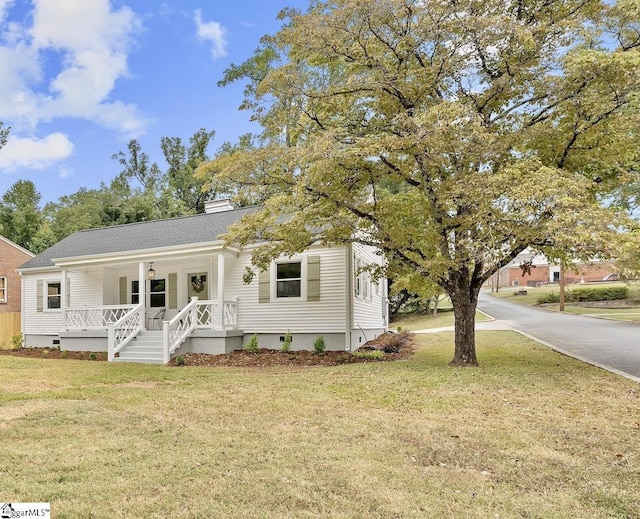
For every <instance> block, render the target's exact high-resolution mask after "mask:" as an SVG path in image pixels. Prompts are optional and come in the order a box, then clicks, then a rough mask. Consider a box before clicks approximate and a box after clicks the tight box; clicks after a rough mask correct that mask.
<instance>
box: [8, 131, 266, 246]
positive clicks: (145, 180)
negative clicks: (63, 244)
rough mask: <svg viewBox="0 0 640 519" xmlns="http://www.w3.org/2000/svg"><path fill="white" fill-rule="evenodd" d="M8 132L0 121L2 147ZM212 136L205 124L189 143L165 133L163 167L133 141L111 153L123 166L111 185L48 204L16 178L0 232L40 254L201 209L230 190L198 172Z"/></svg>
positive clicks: (226, 149)
mask: <svg viewBox="0 0 640 519" xmlns="http://www.w3.org/2000/svg"><path fill="white" fill-rule="evenodd" d="M7 132H8V129H7V128H5V129H4V130H3V129H2V126H1V124H0V147H1V146H2V145H3V140H5V139H6V135H7ZM214 135H215V132H214V131H208V130H206V129H204V128H202V129H200V130H198V131H197V132H195V133H194V134H193V136H191V138H190V139H189V140H188V142H185V141H183V139H182V138H180V137H163V138H162V139H161V141H160V148H161V150H162V154H163V156H164V160H165V164H164V167H161V166H160V165H158V164H157V163H156V162H152V161H151V160H150V158H149V155H148V154H147V153H145V152H144V151H143V150H142V148H141V146H140V143H139V142H138V141H137V140H135V139H134V140H131V141H130V142H129V143H128V145H127V150H126V151H119V152H118V153H116V154H114V155H113V156H112V158H113V159H114V160H115V161H116V162H117V163H118V164H119V165H120V167H121V170H120V173H118V174H117V175H116V176H115V177H114V178H113V180H111V181H110V182H109V183H108V184H107V183H104V182H102V183H101V184H100V187H99V188H97V189H88V188H85V187H83V188H81V189H79V190H78V191H77V192H75V193H73V194H70V195H65V196H62V197H60V198H59V199H58V201H57V202H48V203H46V204H45V205H44V206H41V202H42V195H41V193H39V192H38V190H37V187H36V185H35V184H34V183H33V182H32V181H30V180H18V181H17V182H15V183H14V184H13V185H12V186H11V187H10V188H9V189H8V190H7V191H6V192H5V193H4V194H3V195H2V198H1V199H0V234H1V235H3V236H5V237H6V238H8V239H10V240H11V241H13V242H15V243H17V244H18V245H20V246H21V247H24V248H25V249H27V250H30V251H31V252H33V253H36V254H37V253H39V252H42V251H43V250H44V249H46V248H47V247H50V246H51V245H53V244H54V243H56V242H58V241H60V240H61V239H63V238H64V237H66V236H68V235H70V234H72V233H74V232H76V231H80V230H83V229H91V228H96V227H109V226H112V225H121V224H127V223H133V222H141V221H148V220H157V219H162V218H172V217H176V216H185V215H190V214H197V213H203V212H204V203H205V201H207V200H208V199H210V198H215V197H216V196H218V195H220V194H222V193H223V192H224V191H225V190H229V189H231V188H228V187H227V186H222V185H220V184H218V185H216V186H215V187H213V186H211V185H210V184H208V183H207V182H206V180H205V179H202V178H198V177H196V176H195V175H194V171H195V169H196V167H197V166H198V165H199V164H200V163H202V162H204V161H208V160H210V159H211V157H210V156H209V155H208V152H207V150H208V148H209V145H210V144H211V142H212V140H213V138H214ZM248 146H251V139H250V137H248V136H247V137H245V138H243V139H241V140H240V141H239V143H238V144H236V145H235V146H231V145H230V144H228V143H224V144H223V145H222V146H221V147H220V149H219V150H218V151H217V152H216V155H221V154H230V153H233V152H234V151H235V150H237V149H238V147H248ZM253 202H255V200H254V199H251V200H250V199H247V198H245V199H243V198H242V197H240V198H239V200H238V201H237V203H238V204H239V205H247V204H249V203H253Z"/></svg>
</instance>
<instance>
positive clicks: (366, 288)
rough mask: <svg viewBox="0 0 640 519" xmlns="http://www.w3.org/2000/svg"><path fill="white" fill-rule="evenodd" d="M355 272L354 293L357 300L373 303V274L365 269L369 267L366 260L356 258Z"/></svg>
mask: <svg viewBox="0 0 640 519" xmlns="http://www.w3.org/2000/svg"><path fill="white" fill-rule="evenodd" d="M354 259H355V262H354V263H355V271H354V277H355V279H354V281H353V284H354V292H355V296H356V299H359V300H361V301H372V300H373V294H372V292H373V287H372V280H371V272H369V271H368V270H361V269H365V268H366V267H368V266H369V265H367V264H366V263H365V261H364V259H362V258H360V257H358V256H355V258H354Z"/></svg>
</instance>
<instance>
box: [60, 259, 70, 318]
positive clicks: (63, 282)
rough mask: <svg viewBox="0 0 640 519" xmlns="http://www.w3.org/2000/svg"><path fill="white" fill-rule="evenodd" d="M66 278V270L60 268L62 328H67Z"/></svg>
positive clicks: (67, 297) (67, 295) (67, 296)
mask: <svg viewBox="0 0 640 519" xmlns="http://www.w3.org/2000/svg"><path fill="white" fill-rule="evenodd" d="M67 280H68V278H67V270H66V269H62V279H61V280H60V311H61V312H62V329H63V330H66V329H67V300H68V299H69V293H68V290H67V289H68V288H69V287H68V286H67V283H68V281H67Z"/></svg>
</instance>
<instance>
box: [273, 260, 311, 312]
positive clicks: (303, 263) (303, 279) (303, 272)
mask: <svg viewBox="0 0 640 519" xmlns="http://www.w3.org/2000/svg"><path fill="white" fill-rule="evenodd" d="M283 263H300V279H299V281H300V295H299V296H295V297H278V265H281V264H283ZM269 270H270V271H271V272H270V276H269V277H270V284H271V287H270V292H271V301H279V302H283V301H292V302H300V301H306V300H307V256H293V257H291V258H281V259H277V260H274V261H273V262H271V268H270V269H269ZM295 279H296V280H297V279H298V278H295ZM282 281H293V279H290V280H282Z"/></svg>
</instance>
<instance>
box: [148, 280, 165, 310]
mask: <svg viewBox="0 0 640 519" xmlns="http://www.w3.org/2000/svg"><path fill="white" fill-rule="evenodd" d="M160 281H162V282H164V290H162V291H153V290H152V289H151V286H152V285H153V284H154V283H159V282H160ZM160 294H162V295H163V296H164V297H163V299H164V304H162V305H153V304H151V303H152V299H151V298H152V296H154V295H155V296H157V295H160ZM167 296H168V290H167V278H166V277H164V278H156V279H151V280H149V308H166V307H167Z"/></svg>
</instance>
